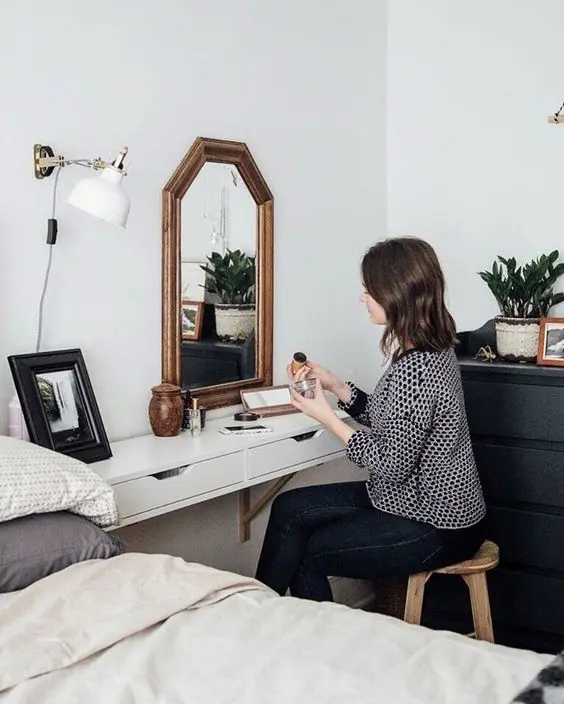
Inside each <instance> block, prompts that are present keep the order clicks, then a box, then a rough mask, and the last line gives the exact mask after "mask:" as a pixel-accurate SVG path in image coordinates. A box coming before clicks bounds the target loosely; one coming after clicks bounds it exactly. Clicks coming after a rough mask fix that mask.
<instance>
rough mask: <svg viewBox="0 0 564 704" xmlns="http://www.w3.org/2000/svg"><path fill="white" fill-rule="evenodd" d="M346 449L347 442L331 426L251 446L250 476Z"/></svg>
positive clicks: (249, 451)
mask: <svg viewBox="0 0 564 704" xmlns="http://www.w3.org/2000/svg"><path fill="white" fill-rule="evenodd" d="M342 450H343V443H342V442H341V441H340V440H339V439H338V438H337V437H335V435H333V434H332V433H330V432H329V431H327V430H324V429H321V430H316V431H314V432H311V433H302V434H301V435H295V436H294V437H291V438H286V439H285V440H277V441H276V442H271V443H267V444H265V445H259V446H257V447H251V448H249V449H248V450H247V477H248V478H249V479H253V478H254V477H260V476H262V475H265V474H270V473H271V472H276V471H277V470H279V469H285V468H287V467H292V466H294V465H299V464H302V463H303V462H311V461H312V460H315V459H316V458H322V457H325V456H326V455H332V454H335V453H336V452H340V451H342Z"/></svg>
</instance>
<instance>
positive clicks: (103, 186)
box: [67, 166, 130, 228]
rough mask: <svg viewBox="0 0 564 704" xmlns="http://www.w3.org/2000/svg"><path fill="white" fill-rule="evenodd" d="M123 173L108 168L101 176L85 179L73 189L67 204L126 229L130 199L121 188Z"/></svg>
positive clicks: (111, 167) (110, 167)
mask: <svg viewBox="0 0 564 704" xmlns="http://www.w3.org/2000/svg"><path fill="white" fill-rule="evenodd" d="M122 179H123V173H122V172H121V171H120V170H119V169H116V168H114V167H113V166H107V167H106V168H105V169H104V170H103V171H102V173H101V174H100V175H99V176H94V177H93V178H84V179H82V180H81V181H78V183H77V184H76V185H75V187H74V188H73V189H72V191H71V194H70V196H69V197H68V200H67V202H68V203H70V205H73V206H74V207H75V208H79V209H80V210H84V211H85V212H87V213H90V215H94V217H97V218H100V219H101V220H105V221H106V222H109V223H111V224H112V225H116V226H117V227H122V228H123V227H125V225H126V223H127V217H128V215H129V206H130V202H129V198H128V196H127V195H126V194H125V193H124V192H123V190H122V188H121V181H122Z"/></svg>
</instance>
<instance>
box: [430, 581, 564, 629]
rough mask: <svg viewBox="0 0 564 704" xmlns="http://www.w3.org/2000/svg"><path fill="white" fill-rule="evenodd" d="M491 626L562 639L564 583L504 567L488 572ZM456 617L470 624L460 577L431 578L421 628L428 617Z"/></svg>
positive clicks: (466, 599)
mask: <svg viewBox="0 0 564 704" xmlns="http://www.w3.org/2000/svg"><path fill="white" fill-rule="evenodd" d="M487 580H488V591H489V596H490V604H491V610H492V618H493V623H494V635H495V629H496V627H497V626H505V627H506V628H515V629H528V630H531V631H544V632H546V633H554V634H559V635H561V636H564V600H563V599H562V593H563V591H564V581H563V580H561V579H558V578H555V577H552V576H544V575H538V574H527V573H524V572H518V571H513V570H509V569H504V568H497V569H495V570H491V571H490V572H488V573H487ZM445 613H447V614H453V615H454V614H456V615H460V616H464V617H465V618H466V620H467V621H468V622H470V618H471V611H470V598H469V596H468V589H467V587H466V585H465V584H464V582H463V581H462V580H461V579H460V578H455V577H452V576H450V575H434V576H433V577H431V579H430V580H429V581H428V582H427V584H426V586H425V601H424V605H423V620H422V622H423V625H425V624H426V623H428V622H429V621H430V620H431V618H430V617H431V614H442V615H444V614H445Z"/></svg>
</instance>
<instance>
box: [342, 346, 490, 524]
mask: <svg viewBox="0 0 564 704" xmlns="http://www.w3.org/2000/svg"><path fill="white" fill-rule="evenodd" d="M347 383H348V384H349V386H350V388H351V390H352V395H351V400H350V402H349V403H348V404H344V403H341V402H340V403H339V406H340V408H342V409H343V410H345V411H346V412H347V413H348V414H349V415H351V416H352V417H353V418H354V419H355V420H357V421H358V422H359V423H360V424H362V425H365V426H368V427H369V428H370V430H369V431H366V430H363V429H362V430H361V429H359V430H355V432H354V433H353V435H352V436H351V438H350V440H349V441H348V443H347V446H346V451H347V456H348V458H349V459H350V460H351V461H352V462H354V463H355V464H356V465H358V466H359V467H363V468H365V469H368V471H369V473H370V474H369V478H368V480H367V482H366V485H367V489H368V494H369V496H370V500H371V501H372V504H373V505H374V507H375V508H378V509H380V510H381V511H386V512H387V513H393V514H395V515H399V516H404V517H406V518H411V519H414V520H416V521H422V522H424V523H429V524H431V525H433V526H435V527H436V528H466V527H469V526H472V525H474V524H476V523H478V522H479V521H480V520H481V519H482V518H483V517H484V516H485V513H486V508H485V504H484V497H483V493H482V487H481V484H480V479H479V476H478V470H477V468H476V464H475V461H474V455H473V452H472V445H471V442H470V433H469V430H468V421H467V418H466V410H465V407H464V395H463V391H462V382H461V379H460V369H459V367H458V361H457V358H456V355H455V353H454V350H452V349H450V348H449V349H445V350H442V351H441V352H427V351H422V350H418V349H414V350H410V351H408V352H406V353H405V354H403V355H402V356H400V357H399V358H398V359H397V360H395V361H394V362H392V363H391V364H390V365H389V366H388V368H387V369H386V371H385V372H384V374H383V375H382V377H381V378H380V380H379V382H378V384H377V386H376V388H375V390H374V393H373V394H372V395H371V396H369V395H367V394H366V393H364V391H361V390H360V389H358V388H357V387H356V386H354V384H351V383H350V382H347Z"/></svg>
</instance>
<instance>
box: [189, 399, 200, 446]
mask: <svg viewBox="0 0 564 704" xmlns="http://www.w3.org/2000/svg"><path fill="white" fill-rule="evenodd" d="M190 432H191V433H192V437H197V436H198V435H199V434H200V433H201V432H202V420H201V415H200V409H199V408H198V399H197V398H193V399H192V408H191V409H190Z"/></svg>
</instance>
